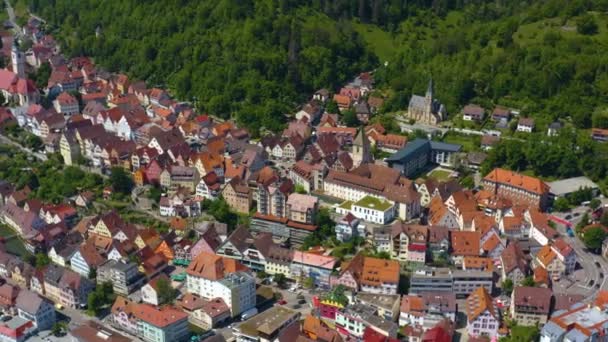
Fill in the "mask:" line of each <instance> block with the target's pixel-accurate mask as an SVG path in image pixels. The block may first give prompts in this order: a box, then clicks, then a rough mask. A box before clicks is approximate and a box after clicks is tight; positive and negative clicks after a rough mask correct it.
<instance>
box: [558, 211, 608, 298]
mask: <svg viewBox="0 0 608 342" xmlns="http://www.w3.org/2000/svg"><path fill="white" fill-rule="evenodd" d="M604 202H608V201H607V200H604ZM588 209H589V208H587V207H578V208H575V209H573V211H572V212H569V213H557V214H554V215H555V216H557V217H560V218H564V217H565V216H566V215H571V216H572V218H571V219H570V220H569V221H570V222H571V223H572V226H573V227H575V226H576V224H577V223H579V222H580V220H581V218H582V216H583V213H584V212H585V211H586V210H588ZM574 215H576V216H574ZM557 230H558V231H559V232H560V234H561V235H562V236H563V238H564V239H565V240H566V242H567V243H568V244H569V245H570V246H571V247H572V248H573V249H574V251H575V253H576V256H577V261H578V263H579V264H580V265H581V267H582V272H583V274H584V276H576V277H575V278H574V279H572V281H573V284H572V286H570V287H569V289H568V291H567V292H574V293H581V294H583V295H585V297H586V299H587V300H589V301H591V300H593V299H594V298H595V296H596V295H597V292H598V291H599V290H600V289H601V290H608V282H607V281H606V277H605V275H608V262H607V261H606V260H605V259H603V258H602V257H601V256H599V255H597V254H594V253H591V252H589V251H588V250H587V249H586V248H585V245H584V244H583V242H582V241H581V240H580V239H579V238H578V237H569V236H568V234H567V233H566V226H564V225H562V224H557ZM596 263H597V264H599V267H598V265H597V264H596ZM577 272H581V270H579V271H577ZM591 280H593V285H591V286H590V285H589V282H590V281H591ZM596 284H600V286H599V288H597V287H596Z"/></svg>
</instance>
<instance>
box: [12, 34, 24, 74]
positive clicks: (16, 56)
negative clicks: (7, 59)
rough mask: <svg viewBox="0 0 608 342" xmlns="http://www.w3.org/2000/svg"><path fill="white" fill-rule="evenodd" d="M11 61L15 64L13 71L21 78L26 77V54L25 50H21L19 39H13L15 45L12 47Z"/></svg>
mask: <svg viewBox="0 0 608 342" xmlns="http://www.w3.org/2000/svg"><path fill="white" fill-rule="evenodd" d="M11 62H12V66H13V72H14V73H15V74H17V77H19V78H25V56H24V55H23V52H21V51H19V44H18V43H17V39H13V47H12V49H11Z"/></svg>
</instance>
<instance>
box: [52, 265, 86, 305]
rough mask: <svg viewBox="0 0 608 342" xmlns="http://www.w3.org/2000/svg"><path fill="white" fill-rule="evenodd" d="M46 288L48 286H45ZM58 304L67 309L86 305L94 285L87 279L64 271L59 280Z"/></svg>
mask: <svg viewBox="0 0 608 342" xmlns="http://www.w3.org/2000/svg"><path fill="white" fill-rule="evenodd" d="M47 287H48V285H47ZM58 287H59V303H60V304H62V305H63V306H65V307H69V308H73V309H76V308H81V306H82V305H86V303H87V298H88V295H89V293H90V292H91V291H93V289H94V288H95V285H94V284H93V282H91V281H90V280H89V279H87V278H85V277H83V276H81V275H80V274H78V273H75V272H72V271H70V270H65V271H64V272H63V275H62V276H61V280H59V284H58Z"/></svg>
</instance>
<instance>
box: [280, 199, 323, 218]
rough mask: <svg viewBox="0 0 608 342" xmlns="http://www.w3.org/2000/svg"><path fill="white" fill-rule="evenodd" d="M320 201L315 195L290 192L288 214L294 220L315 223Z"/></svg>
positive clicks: (287, 205) (287, 206) (287, 204)
mask: <svg viewBox="0 0 608 342" xmlns="http://www.w3.org/2000/svg"><path fill="white" fill-rule="evenodd" d="M318 202H319V200H318V198H317V197H314V196H309V195H302V194H298V193H293V194H290V195H289V198H288V199H287V203H286V216H287V218H289V219H290V220H292V221H296V222H302V223H308V224H314V222H315V216H316V212H317V209H318Z"/></svg>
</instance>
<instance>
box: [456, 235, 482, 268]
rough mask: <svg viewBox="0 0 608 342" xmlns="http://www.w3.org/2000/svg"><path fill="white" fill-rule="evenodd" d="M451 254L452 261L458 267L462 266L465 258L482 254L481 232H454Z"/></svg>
mask: <svg viewBox="0 0 608 342" xmlns="http://www.w3.org/2000/svg"><path fill="white" fill-rule="evenodd" d="M450 238H451V240H450V245H451V247H452V252H451V253H450V255H451V257H452V260H454V263H455V264H457V265H461V264H462V262H463V260H464V257H470V256H473V257H477V256H480V254H481V246H480V242H481V234H480V233H479V232H469V231H452V232H451V233H450Z"/></svg>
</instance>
